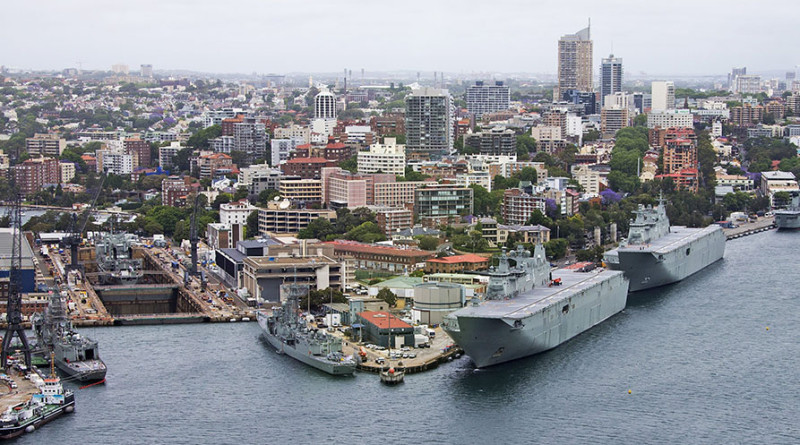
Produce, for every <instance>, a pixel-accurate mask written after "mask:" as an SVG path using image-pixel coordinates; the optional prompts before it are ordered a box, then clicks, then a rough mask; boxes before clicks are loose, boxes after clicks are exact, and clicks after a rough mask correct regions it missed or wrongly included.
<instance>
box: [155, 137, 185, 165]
mask: <svg viewBox="0 0 800 445" xmlns="http://www.w3.org/2000/svg"><path fill="white" fill-rule="evenodd" d="M181 149H183V147H181V143H180V142H171V143H170V144H169V146H166V147H159V148H158V165H159V166H160V167H161V169H162V170H171V169H172V167H173V165H174V164H173V159H174V158H175V156H176V155H177V154H178V152H179V151H181Z"/></svg>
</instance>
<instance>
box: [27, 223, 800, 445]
mask: <svg viewBox="0 0 800 445" xmlns="http://www.w3.org/2000/svg"><path fill="white" fill-rule="evenodd" d="M798 251H800V234H798V233H782V232H776V231H769V232H765V233H760V234H757V235H753V236H749V237H744V238H740V239H736V240H733V241H729V242H728V244H727V246H726V252H725V258H724V259H723V260H722V261H720V262H717V263H715V264H713V265H711V266H710V267H708V268H707V269H705V270H703V271H701V272H700V273H698V274H696V275H694V276H692V277H689V278H688V279H686V280H684V281H683V282H681V283H677V284H675V285H672V286H669V287H666V288H661V289H656V290H652V291H649V292H646V293H641V294H636V295H634V296H632V297H629V304H628V307H627V308H626V309H625V311H623V312H622V313H620V314H618V315H616V316H614V317H612V318H611V319H609V320H607V321H606V322H605V323H603V324H601V325H599V326H597V327H595V328H594V329H592V330H590V331H588V332H586V333H584V334H582V335H579V336H578V337H576V338H574V339H573V340H571V341H569V342H567V343H566V344H563V345H561V346H559V347H558V348H556V349H554V350H552V351H550V352H547V353H544V354H541V355H539V356H535V357H531V358H527V359H523V360H518V361H515V362H511V363H507V364H503V365H499V366H496V367H491V368H487V369H482V370H476V369H474V367H473V366H472V365H471V364H470V363H469V361H468V359H466V358H461V359H458V360H455V361H453V362H451V363H447V364H444V365H442V366H441V367H439V368H438V369H436V370H433V371H430V372H425V373H420V374H413V375H409V376H407V378H406V381H405V383H404V384H402V385H400V386H395V387H387V386H385V385H381V384H380V382H379V379H378V376H377V375H374V374H364V373H356V375H355V376H354V377H332V376H329V375H327V374H324V373H322V372H320V371H317V370H315V369H312V368H310V367H308V366H305V365H303V364H301V363H299V362H297V361H295V360H292V359H290V358H288V357H285V356H281V355H278V354H276V353H275V352H274V350H273V349H272V348H270V347H269V346H268V345H267V344H266V342H264V341H262V340H261V339H260V330H259V327H258V325H257V324H256V323H230V324H198V325H183V326H147V327H111V328H94V329H82V331H85V333H86V334H87V335H90V336H91V337H93V338H95V339H97V340H98V341H99V342H100V348H101V356H102V358H103V359H104V360H105V362H106V364H107V365H108V376H107V383H106V384H105V385H100V386H94V387H91V388H86V389H78V390H76V398H77V407H76V412H75V413H74V414H72V415H66V416H63V417H61V418H59V419H57V420H56V421H54V422H52V423H51V424H48V425H46V426H44V427H43V428H42V429H41V430H39V431H36V432H35V433H33V434H26V435H25V436H23V437H22V438H20V439H19V440H18V443H24V444H42V443H50V444H56V443H58V444H63V443H69V444H72V443H80V444H133V443H137V444H140V443H163V444H201V443H202V444H205V443H208V444H234V443H254V444H255V443H264V444H267V443H290V442H291V443H325V442H328V441H330V442H332V443H356V444H360V443H456V444H469V443H520V444H522V443H631V444H638V443H648V444H650V443H665V444H673V443H798V442H800V424H798V422H797V413H798V408H797V406H798V403H800V402H799V401H800V385H798V384H797V381H798V378H800V342H798V339H800V323H798V318H799V317H800V316H798V314H800V298H798V294H797V290H796V289H797V287H798V286H797V278H796V274H795V271H796V264H797V252H798ZM75 388H76V389H77V386H75Z"/></svg>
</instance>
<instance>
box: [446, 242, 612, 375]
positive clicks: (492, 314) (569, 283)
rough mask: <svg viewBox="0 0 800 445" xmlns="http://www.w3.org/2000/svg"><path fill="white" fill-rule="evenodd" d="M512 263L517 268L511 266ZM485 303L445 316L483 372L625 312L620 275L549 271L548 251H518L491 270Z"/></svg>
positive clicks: (580, 266) (583, 268)
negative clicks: (489, 367)
mask: <svg viewBox="0 0 800 445" xmlns="http://www.w3.org/2000/svg"><path fill="white" fill-rule="evenodd" d="M511 261H513V262H514V263H515V264H514V265H511V264H510V262H511ZM488 275H489V284H488V286H487V289H486V293H485V295H484V299H483V301H479V300H478V299H477V298H473V300H472V302H471V303H470V304H469V305H468V306H467V307H464V308H462V309H459V310H457V311H455V312H453V313H451V314H449V315H448V316H446V317H445V320H444V323H443V327H444V330H445V332H447V334H448V335H449V336H450V337H451V338H452V339H453V340H454V341H455V343H456V344H457V345H459V346H460V347H461V348H462V349H464V352H465V353H466V355H468V356H469V357H470V358H471V359H472V361H473V362H474V363H475V365H476V366H477V367H479V368H483V367H487V366H492V365H497V364H500V363H504V362H508V361H511V360H515V359H519V358H522V357H527V356H530V355H534V354H538V353H540V352H544V351H547V350H549V349H552V348H555V347H556V346H558V345H560V344H561V343H564V342H565V341H567V340H569V339H571V338H572V337H575V336H576V335H578V334H580V333H581V332H583V331H586V330H587V329H589V328H591V327H593V326H595V325H597V324H599V323H601V322H602V321H604V320H606V319H607V318H609V317H611V316H612V315H614V314H616V313H618V312H620V311H621V310H622V309H624V308H625V302H626V299H627V294H628V280H627V279H626V278H625V277H624V275H623V273H622V272H619V271H611V270H606V269H602V268H595V267H594V264H593V263H577V264H574V265H572V266H569V267H567V268H563V269H557V270H553V271H551V270H550V264H549V262H548V261H547V259H546V258H545V253H544V248H543V247H542V245H541V244H538V245H536V247H535V248H534V252H533V255H531V253H530V252H529V251H527V250H524V249H522V247H521V246H520V247H518V248H517V250H516V251H512V252H510V253H509V254H508V255H507V254H506V253H505V252H503V254H502V255H501V256H500V258H499V264H498V266H497V267H495V268H492V269H491V270H490V272H489V273H488Z"/></svg>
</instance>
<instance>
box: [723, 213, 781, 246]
mask: <svg viewBox="0 0 800 445" xmlns="http://www.w3.org/2000/svg"><path fill="white" fill-rule="evenodd" d="M774 228H775V220H774V219H773V218H772V217H771V216H770V217H762V218H758V220H757V221H754V222H748V223H742V224H740V225H739V226H738V227H734V228H730V229H727V228H726V229H722V231H723V232H725V237H726V238H727V239H728V240H732V239H736V238H741V237H743V236H748V235H753V234H755V233H761V232H766V231H767V230H772V229H774Z"/></svg>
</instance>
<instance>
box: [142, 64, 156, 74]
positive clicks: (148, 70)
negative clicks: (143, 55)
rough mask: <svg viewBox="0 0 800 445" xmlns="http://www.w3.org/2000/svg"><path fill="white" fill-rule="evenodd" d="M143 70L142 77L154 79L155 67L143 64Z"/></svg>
mask: <svg viewBox="0 0 800 445" xmlns="http://www.w3.org/2000/svg"><path fill="white" fill-rule="evenodd" d="M141 68H142V77H153V65H150V64H143V65H142V66H141Z"/></svg>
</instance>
